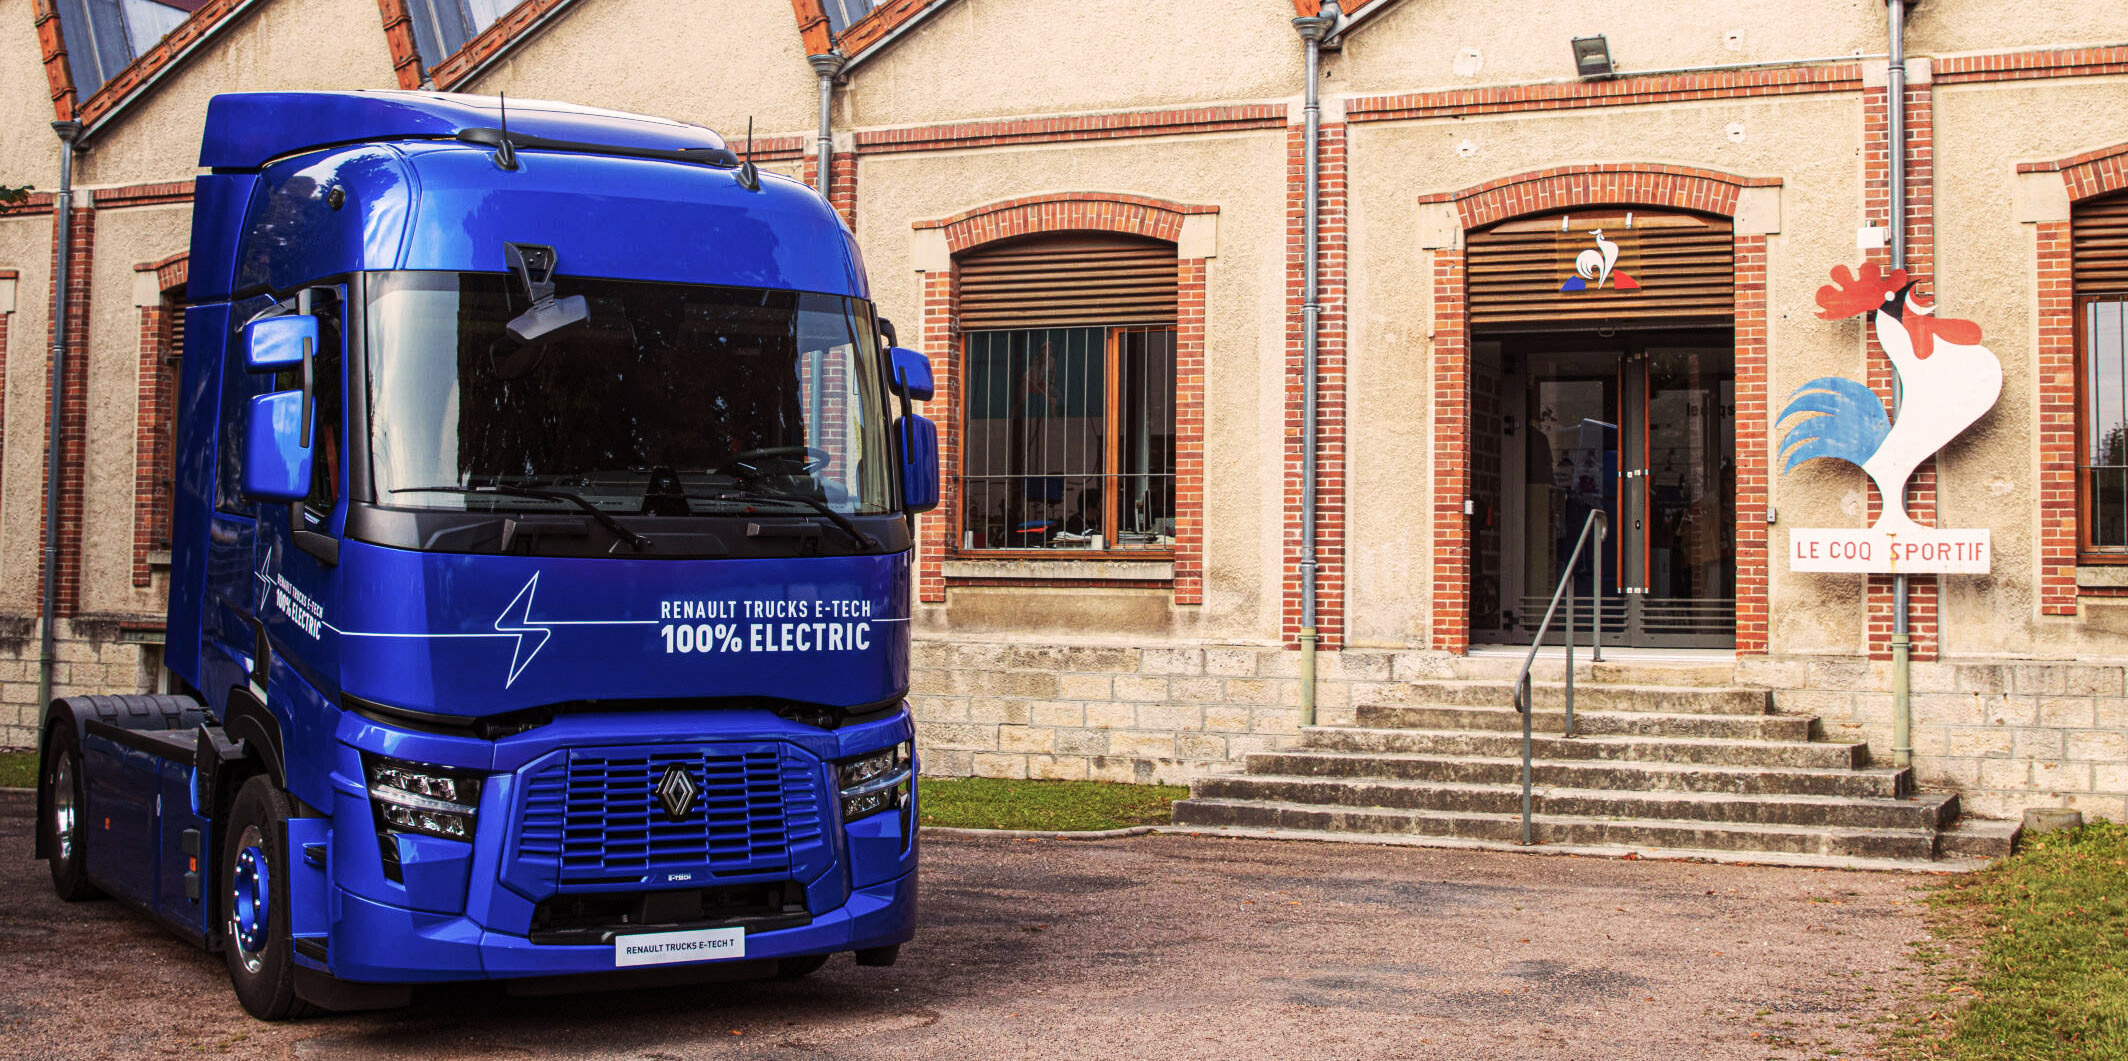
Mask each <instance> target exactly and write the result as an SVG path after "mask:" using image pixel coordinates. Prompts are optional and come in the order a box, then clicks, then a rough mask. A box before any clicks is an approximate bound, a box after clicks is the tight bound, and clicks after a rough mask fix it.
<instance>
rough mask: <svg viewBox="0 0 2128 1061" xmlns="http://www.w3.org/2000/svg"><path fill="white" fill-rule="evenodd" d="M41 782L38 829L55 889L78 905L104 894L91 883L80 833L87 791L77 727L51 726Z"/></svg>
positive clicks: (68, 900)
mask: <svg viewBox="0 0 2128 1061" xmlns="http://www.w3.org/2000/svg"><path fill="white" fill-rule="evenodd" d="M38 783H39V784H40V785H42V786H43V787H44V792H43V793H41V795H42V796H43V798H42V799H40V800H38V801H37V802H38V805H39V806H41V807H43V808H44V816H43V818H42V819H41V820H40V821H38V823H37V827H38V828H39V829H42V830H44V850H45V852H46V855H47V857H46V859H45V861H46V863H48V864H49V865H50V866H51V869H52V890H53V891H56V892H58V893H59V897H60V898H61V899H64V900H66V901H67V902H70V903H78V902H81V901H82V900H84V899H94V898H96V897H97V896H98V895H101V894H103V893H101V892H99V891H97V890H96V886H95V885H93V884H90V883H89V869H88V851H87V850H86V848H85V846H84V843H83V840H84V838H83V836H82V832H81V823H82V816H83V815H84V814H86V813H87V806H86V804H87V800H85V799H84V798H83V796H84V794H85V792H86V790H85V789H84V788H83V785H82V779H81V741H80V739H79V738H77V737H75V736H74V727H73V726H72V725H71V724H69V723H66V722H61V723H60V724H58V725H55V726H53V727H52V730H51V736H50V737H49V738H48V739H46V741H45V742H44V769H43V770H42V771H40V772H39V775H38Z"/></svg>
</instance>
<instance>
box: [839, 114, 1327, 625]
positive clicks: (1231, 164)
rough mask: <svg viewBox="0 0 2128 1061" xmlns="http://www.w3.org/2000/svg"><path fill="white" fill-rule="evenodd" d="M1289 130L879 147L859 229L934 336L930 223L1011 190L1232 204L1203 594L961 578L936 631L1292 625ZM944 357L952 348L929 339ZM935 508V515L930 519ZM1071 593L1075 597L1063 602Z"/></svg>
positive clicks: (864, 175) (1213, 274)
mask: <svg viewBox="0 0 2128 1061" xmlns="http://www.w3.org/2000/svg"><path fill="white" fill-rule="evenodd" d="M1285 149H1286V146H1285V134H1284V133H1283V132H1281V131H1272V132H1254V133H1242V134H1230V135H1222V136H1207V137H1191V138H1176V139H1157V140H1126V141H1107V142H1095V143H1087V144H1074V145H1069V146H1067V147H1061V148H1059V147H1047V148H1040V149H1029V150H1010V151H983V152H965V153H944V154H910V155H892V156H880V157H877V158H871V159H865V160H863V161H862V162H861V163H860V166H859V170H858V195H859V202H858V209H857V232H858V237H859V240H860V242H861V243H862V245H863V248H864V254H865V263H866V266H867V268H868V269H869V270H870V272H871V278H872V285H873V292H874V295H875V297H876V298H877V300H878V302H879V306H880V310H881V312H882V313H884V314H885V315H886V316H888V317H890V318H892V319H893V320H894V321H895V323H896V324H897V325H898V326H899V328H900V331H901V335H902V338H903V341H905V342H908V341H913V340H915V339H916V338H917V337H918V336H919V335H920V334H921V333H920V330H919V326H920V322H921V320H922V305H921V302H920V300H919V290H918V288H919V276H918V274H917V272H916V271H915V267H914V266H915V259H914V258H913V256H912V247H913V232H912V230H911V228H910V225H911V224H912V223H913V222H915V221H920V220H925V219H932V218H942V217H947V216H950V215H952V214H955V213H958V212H960V211H962V210H965V209H967V208H969V207H972V206H977V205H980V204H983V203H989V202H996V201H999V200H1002V199H1009V198H1015V197H1019V196H1025V195H1031V194H1038V193H1043V192H1058V191H1105V192H1120V193H1124V194H1131V195H1145V196H1151V197H1153V198H1158V199H1167V200H1171V201H1177V202H1183V203H1197V204H1208V205H1212V206H1218V207H1220V209H1221V213H1220V218H1219V247H1218V254H1217V256H1216V257H1214V258H1212V259H1211V260H1210V262H1208V263H1207V267H1206V281H1205V282H1206V294H1205V304H1206V314H1205V316H1206V329H1205V330H1206V335H1205V361H1206V373H1205V423H1206V424H1207V430H1206V436H1207V437H1206V439H1205V462H1204V463H1205V478H1206V482H1207V483H1208V484H1211V488H1209V489H1207V490H1206V491H1205V497H1206V505H1207V509H1206V512H1205V519H1204V526H1205V588H1204V603H1203V604H1202V605H1189V606H1183V607H1175V606H1173V605H1172V604H1170V603H1169V602H1168V600H1167V597H1168V595H1167V594H1165V593H1163V592H1160V591H1154V590H1121V591H1093V590H1070V591H1032V592H1031V593H1030V591H1025V590H1004V591H998V590H988V591H985V590H954V591H953V592H952V593H951V594H950V597H951V602H950V603H949V604H947V605H946V606H944V607H936V608H926V609H925V610H924V614H923V616H922V617H921V620H920V621H921V623H922V624H923V626H922V628H923V629H927V630H940V629H947V628H950V629H953V630H955V631H964V630H965V631H969V632H991V631H1000V630H1018V631H1024V632H1026V633H1028V634H1036V633H1040V634H1042V635H1043V636H1053V635H1055V634H1058V633H1072V634H1077V635H1081V636H1086V635H1092V634H1095V633H1096V632H1099V633H1100V634H1104V635H1122V636H1145V635H1161V636H1168V637H1185V638H1243V639H1247V638H1274V637H1276V636H1277V629H1278V626H1277V622H1278V620H1277V615H1278V607H1279V600H1278V592H1279V588H1278V587H1279V582H1278V579H1279V574H1278V564H1279V551H1278V550H1279V540H1280V539H1279V534H1280V522H1281V520H1282V518H1283V516H1282V514H1281V510H1280V506H1281V504H1282V501H1281V493H1280V484H1281V477H1282V474H1283V471H1282V467H1281V461H1280V450H1279V446H1280V443H1279V439H1280V437H1281V432H1280V429H1279V428H1278V427H1277V426H1274V425H1279V424H1282V422H1283V419H1284V413H1283V411H1282V408H1283V407H1282V403H1283V401H1284V375H1283V374H1284V363H1285V358H1284V345H1285V330H1284V327H1283V320H1284V315H1285V306H1284V298H1285V294H1284V268H1285V264H1284V263H1285V221H1284V211H1283V208H1282V206H1283V202H1284V196H1285V186H1284V177H1285V166H1284V160H1285ZM928 353H930V354H931V356H932V357H933V358H934V359H935V358H940V357H945V356H948V354H949V352H948V351H945V350H930V351H928ZM931 518H935V517H931ZM1057 605H1063V606H1062V607H1057Z"/></svg>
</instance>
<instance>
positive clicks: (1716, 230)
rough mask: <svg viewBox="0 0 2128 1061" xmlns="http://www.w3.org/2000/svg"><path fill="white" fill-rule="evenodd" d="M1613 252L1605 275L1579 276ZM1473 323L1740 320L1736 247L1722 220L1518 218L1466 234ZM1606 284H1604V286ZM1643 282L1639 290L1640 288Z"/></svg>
mask: <svg viewBox="0 0 2128 1061" xmlns="http://www.w3.org/2000/svg"><path fill="white" fill-rule="evenodd" d="M1597 230H1601V231H1602V233H1603V240H1604V241H1606V242H1608V243H1610V244H1613V245H1615V246H1616V247H1617V258H1616V260H1615V262H1614V263H1613V265H1612V267H1611V271H1610V273H1609V275H1608V276H1606V275H1605V274H1603V273H1602V272H1601V271H1600V270H1596V271H1595V273H1594V275H1593V276H1592V277H1589V278H1583V277H1582V276H1581V274H1580V273H1579V272H1578V271H1577V270H1576V264H1577V262H1579V261H1581V260H1582V256H1583V253H1584V252H1587V253H1588V254H1589V255H1590V256H1591V257H1590V258H1589V259H1588V260H1589V261H1590V262H1591V263H1595V262H1600V261H1601V259H1602V256H1603V254H1604V250H1603V248H1602V247H1601V245H1600V244H1599V243H1598V241H1597V238H1596V236H1595V235H1593V233H1594V232H1595V231H1597ZM1468 244H1469V269H1470V321H1471V325H1472V326H1473V327H1474V328H1481V329H1482V328H1490V329H1492V330H1495V331H1504V330H1510V329H1514V330H1528V329H1544V328H1558V327H1589V326H1596V325H1603V324H1612V325H1620V326H1629V325H1641V326H1651V325H1652V326H1669V327H1678V326H1685V325H1717V326H1722V327H1726V326H1728V325H1729V323H1730V322H1731V321H1732V320H1733V319H1734V314H1735V296H1736V262H1735V245H1734V241H1733V239H1732V235H1731V231H1730V225H1729V221H1728V220H1727V219H1726V218H1708V217H1699V216H1696V215H1693V214H1675V213H1663V212H1660V211H1652V210H1625V209H1604V210H1576V211H1571V212H1568V213H1564V214H1551V215H1547V216H1544V217H1529V218H1518V219H1516V220H1513V221H1508V222H1505V223H1502V224H1499V225H1495V226H1493V227H1492V228H1489V229H1485V230H1484V231H1482V232H1473V233H1471V234H1470V237H1469V241H1468ZM1599 284H1600V285H1601V286H1598V285H1599ZM1635 285H1637V286H1635Z"/></svg>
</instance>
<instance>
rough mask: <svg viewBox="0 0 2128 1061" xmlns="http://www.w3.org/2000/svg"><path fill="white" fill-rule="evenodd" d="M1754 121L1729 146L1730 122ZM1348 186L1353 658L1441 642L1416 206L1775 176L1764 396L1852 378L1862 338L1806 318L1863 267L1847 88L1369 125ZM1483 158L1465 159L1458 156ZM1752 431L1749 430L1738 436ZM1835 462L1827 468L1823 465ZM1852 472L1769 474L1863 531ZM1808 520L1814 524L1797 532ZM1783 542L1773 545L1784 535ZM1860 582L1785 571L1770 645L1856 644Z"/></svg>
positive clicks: (1790, 520)
mask: <svg viewBox="0 0 2128 1061" xmlns="http://www.w3.org/2000/svg"><path fill="white" fill-rule="evenodd" d="M1739 123H1740V124H1741V125H1742V126H1743V138H1742V139H1741V141H1737V140H1732V139H1731V137H1730V134H1729V132H1728V129H1729V127H1730V126H1731V125H1732V124H1739ZM1350 140H1351V143H1350V149H1349V154H1350V158H1351V168H1352V172H1351V188H1352V219H1351V230H1352V262H1351V270H1350V272H1351V276H1352V287H1353V290H1352V296H1351V302H1350V305H1349V308H1348V313H1349V318H1350V320H1351V322H1352V324H1351V328H1352V336H1353V339H1352V351H1351V369H1350V372H1351V386H1352V390H1351V395H1350V398H1349V405H1348V418H1349V421H1350V423H1351V436H1350V443H1349V449H1350V452H1351V454H1352V457H1351V460H1350V466H1351V475H1352V486H1351V494H1352V496H1353V497H1356V498H1364V499H1366V500H1365V502H1364V503H1362V504H1360V505H1357V506H1356V507H1355V509H1354V511H1353V513H1352V521H1353V523H1352V533H1351V544H1350V549H1351V556H1352V571H1353V574H1352V576H1351V577H1350V578H1348V587H1349V589H1348V593H1349V597H1348V600H1349V604H1348V607H1347V614H1348V615H1349V616H1351V623H1352V639H1353V641H1352V643H1353V644H1354V645H1355V646H1370V645H1373V646H1393V645H1407V644H1414V643H1417V644H1424V643H1425V637H1426V635H1427V634H1428V633H1429V632H1430V619H1429V610H1430V608H1431V606H1432V587H1431V584H1430V580H1429V578H1428V577H1427V576H1428V574H1429V572H1430V571H1431V570H1432V539H1431V528H1430V524H1429V522H1428V521H1426V520H1424V519H1420V518H1414V516H1413V514H1414V513H1423V512H1427V511H1430V509H1431V504H1432V501H1431V495H1430V483H1429V477H1428V476H1427V475H1425V474H1423V473H1421V474H1414V469H1426V468H1430V467H1431V466H1432V463H1431V456H1430V439H1431V435H1430V432H1431V411H1432V392H1431V387H1430V386H1429V381H1430V376H1431V350H1430V345H1429V344H1428V343H1427V342H1426V341H1425V336H1426V334H1427V331H1426V329H1427V327H1428V325H1429V324H1430V323H1431V322H1430V320H1429V319H1428V318H1429V317H1430V316H1431V310H1432V268H1433V265H1432V258H1431V256H1430V254H1428V253H1427V252H1425V251H1423V250H1421V249H1420V243H1419V240H1418V238H1417V237H1418V232H1417V221H1418V206H1417V201H1416V200H1417V198H1418V197H1419V196H1420V195H1424V194H1427V193H1432V192H1453V191H1457V190H1460V189H1463V188H1467V187H1470V186H1472V185H1476V184H1480V183H1483V182H1485V181H1488V180H1494V179H1497V178H1500V177H1506V176H1512V175H1514V174H1518V173H1524V172H1529V171H1532V170H1540V169H1544V168H1547V167H1551V166H1558V165H1567V164H1584V163H1595V162H1643V163H1654V164H1675V165H1686V166H1696V167H1701V168H1706V169H1712V170H1718V171H1722V172H1726V173H1734V174H1738V175H1742V176H1751V177H1778V178H1780V179H1781V181H1782V182H1783V183H1782V188H1781V204H1782V224H1781V231H1780V232H1779V233H1778V234H1776V235H1773V236H1771V237H1769V239H1768V241H1767V243H1768V247H1767V259H1768V262H1767V269H1768V277H1767V280H1768V296H1767V297H1768V300H1769V313H1768V317H1769V329H1768V330H1769V340H1768V342H1769V348H1770V361H1771V362H1772V369H1771V373H1772V380H1771V387H1770V393H1772V394H1774V395H1785V394H1787V393H1788V392H1789V391H1790V390H1792V389H1794V387H1795V386H1796V385H1798V384H1800V383H1802V382H1803V381H1805V380H1808V379H1812V378H1815V377H1817V376H1822V375H1833V374H1837V375H1848V376H1859V375H1860V374H1861V373H1862V370H1863V359H1862V350H1861V345H1860V343H1861V332H1860V328H1859V327H1858V326H1857V325H1855V324H1853V323H1851V322H1834V323H1827V322H1822V321H1818V320H1816V319H1815V318H1814V317H1813V316H1812V312H1811V311H1812V310H1814V308H1815V303H1814V301H1813V299H1814V296H1815V293H1816V291H1817V288H1818V286H1819V285H1820V284H1822V283H1823V282H1824V281H1825V276H1826V273H1827V271H1828V270H1829V269H1830V268H1831V266H1832V265H1834V264H1838V263H1843V262H1850V261H1852V260H1854V259H1855V256H1856V252H1855V250H1854V238H1855V235H1854V233H1855V228H1856V226H1857V225H1858V224H1859V223H1860V218H1861V211H1862V203H1861V198H1860V196H1861V188H1860V184H1859V182H1858V181H1857V179H1856V178H1857V175H1858V171H1859V167H1860V153H1861V110H1860V100H1859V97H1858V96H1856V95H1854V94H1839V95H1821V96H1808V97H1791V98H1778V99H1774V98H1769V99H1758V100H1744V101H1734V102H1716V103H1703V104H1684V105H1671V106H1662V107H1627V108H1614V109H1607V110H1603V111H1595V112H1544V113H1536V114H1518V115H1512V116H1500V117H1487V118H1470V119H1464V120H1459V121H1438V122H1397V123H1383V124H1362V125H1357V126H1354V127H1352V129H1351V132H1350ZM1463 144H1469V145H1472V146H1474V147H1475V149H1476V150H1475V153H1474V154H1472V155H1471V156H1470V157H1467V158H1466V157H1463V156H1462V155H1461V154H1459V153H1458V151H1457V147H1458V146H1459V145H1463ZM1746 430H1749V427H1748V425H1745V424H1739V425H1738V431H1739V432H1740V433H1742V432H1744V431H1746ZM1821 463H1829V462H1821ZM1862 482H1863V481H1862V479H1861V475H1860V473H1859V472H1855V471H1853V470H1852V469H1847V468H1844V467H1840V468H1820V467H1806V468H1803V469H1799V470H1798V471H1797V473H1796V474H1795V475H1792V476H1788V477H1786V478H1785V479H1782V478H1776V480H1775V482H1774V483H1773V487H1772V495H1771V500H1772V502H1773V503H1774V504H1775V505H1776V506H1777V507H1778V508H1779V509H1780V511H1781V518H1782V521H1783V523H1784V524H1787V525H1807V526H1844V525H1849V524H1850V523H1853V524H1856V525H1859V522H1860V515H1861V513H1860V509H1859V507H1858V506H1859V502H1858V501H1857V502H1855V504H1856V505H1857V507H1856V509H1855V512H1854V513H1853V514H1852V515H1846V514H1844V512H1843V508H1844V506H1846V504H1847V503H1848V502H1850V501H1853V500H1854V499H1853V498H1850V497H1849V495H1851V494H1852V495H1855V496H1856V497H1859V496H1860V493H1859V492H1860V491H1861V490H1862V489H1863V485H1862ZM1798 520H1804V521H1807V522H1804V523H1801V524H1799V523H1797V521H1798ZM1776 531H1777V533H1776V540H1777V541H1778V540H1779V539H1780V535H1779V533H1778V528H1777V529H1776ZM1853 594H1854V587H1853V586H1850V585H1845V584H1842V583H1841V582H1840V581H1837V580H1832V579H1828V577H1827V576H1788V575H1786V574H1785V573H1783V572H1780V571H1778V570H1777V571H1776V577H1775V580H1774V586H1773V590H1772V597H1773V621H1774V629H1773V638H1774V644H1775V647H1776V650H1777V651H1784V652H1853V651H1858V650H1859V649H1860V648H1861V645H1862V627H1861V619H1862V616H1861V611H1860V608H1859V606H1855V605H1852V604H1851V603H1850V601H1851V600H1852V598H1853Z"/></svg>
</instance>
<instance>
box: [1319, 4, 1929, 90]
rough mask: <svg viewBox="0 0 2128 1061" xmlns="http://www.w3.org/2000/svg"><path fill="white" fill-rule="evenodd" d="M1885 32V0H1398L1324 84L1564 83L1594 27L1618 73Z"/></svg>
mask: <svg viewBox="0 0 2128 1061" xmlns="http://www.w3.org/2000/svg"><path fill="white" fill-rule="evenodd" d="M1922 6H1923V7H1924V8H1926V7H1927V6H1928V5H1925V4H1924V5H1922ZM1884 29H1885V18H1884V4H1883V0H1747V2H1745V3H1736V4H1696V3H1634V4H1615V3H1614V4H1590V3H1586V2H1577V0H1531V2H1526V3H1518V4H1515V5H1513V7H1512V8H1511V9H1509V8H1503V7H1502V6H1501V5H1500V4H1498V3H1496V2H1493V0H1446V2H1437V0H1399V2H1398V3H1397V4H1396V6H1395V7H1394V8H1391V9H1388V10H1386V11H1384V12H1383V13H1382V14H1380V15H1378V16H1375V18H1374V19H1373V20H1372V21H1371V22H1370V23H1369V24H1367V25H1366V26H1364V27H1362V28H1360V29H1357V30H1355V31H1354V32H1353V33H1352V34H1351V36H1350V37H1349V38H1348V39H1347V40H1346V42H1345V45H1344V54H1343V55H1342V56H1339V57H1334V58H1332V59H1331V60H1330V61H1329V68H1328V74H1327V80H1326V81H1325V88H1326V89H1327V90H1329V91H1335V92H1354V93H1389V92H1410V91H1415V90H1424V89H1441V88H1457V87H1473V86H1478V85H1485V84H1501V83H1520V82H1528V81H1570V80H1573V79H1574V76H1575V74H1574V50H1573V45H1572V41H1573V39H1574V38H1575V37H1587V36H1593V35H1596V34H1602V35H1603V36H1604V37H1605V39H1606V40H1607V41H1608V42H1609V44H1610V49H1611V58H1612V60H1613V62H1615V63H1616V64H1617V67H1618V70H1619V71H1620V72H1621V73H1631V72H1634V71H1638V70H1671V69H1676V68H1678V67H1685V66H1712V65H1716V64H1727V63H1766V62H1785V61H1791V60H1797V59H1823V58H1827V57H1830V56H1842V55H1854V54H1858V53H1871V52H1873V53H1877V54H1880V55H1881V54H1883V53H1884V51H1885V44H1884ZM1287 32H1288V33H1289V34H1290V33H1291V31H1290V30H1288V31H1287Z"/></svg>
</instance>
